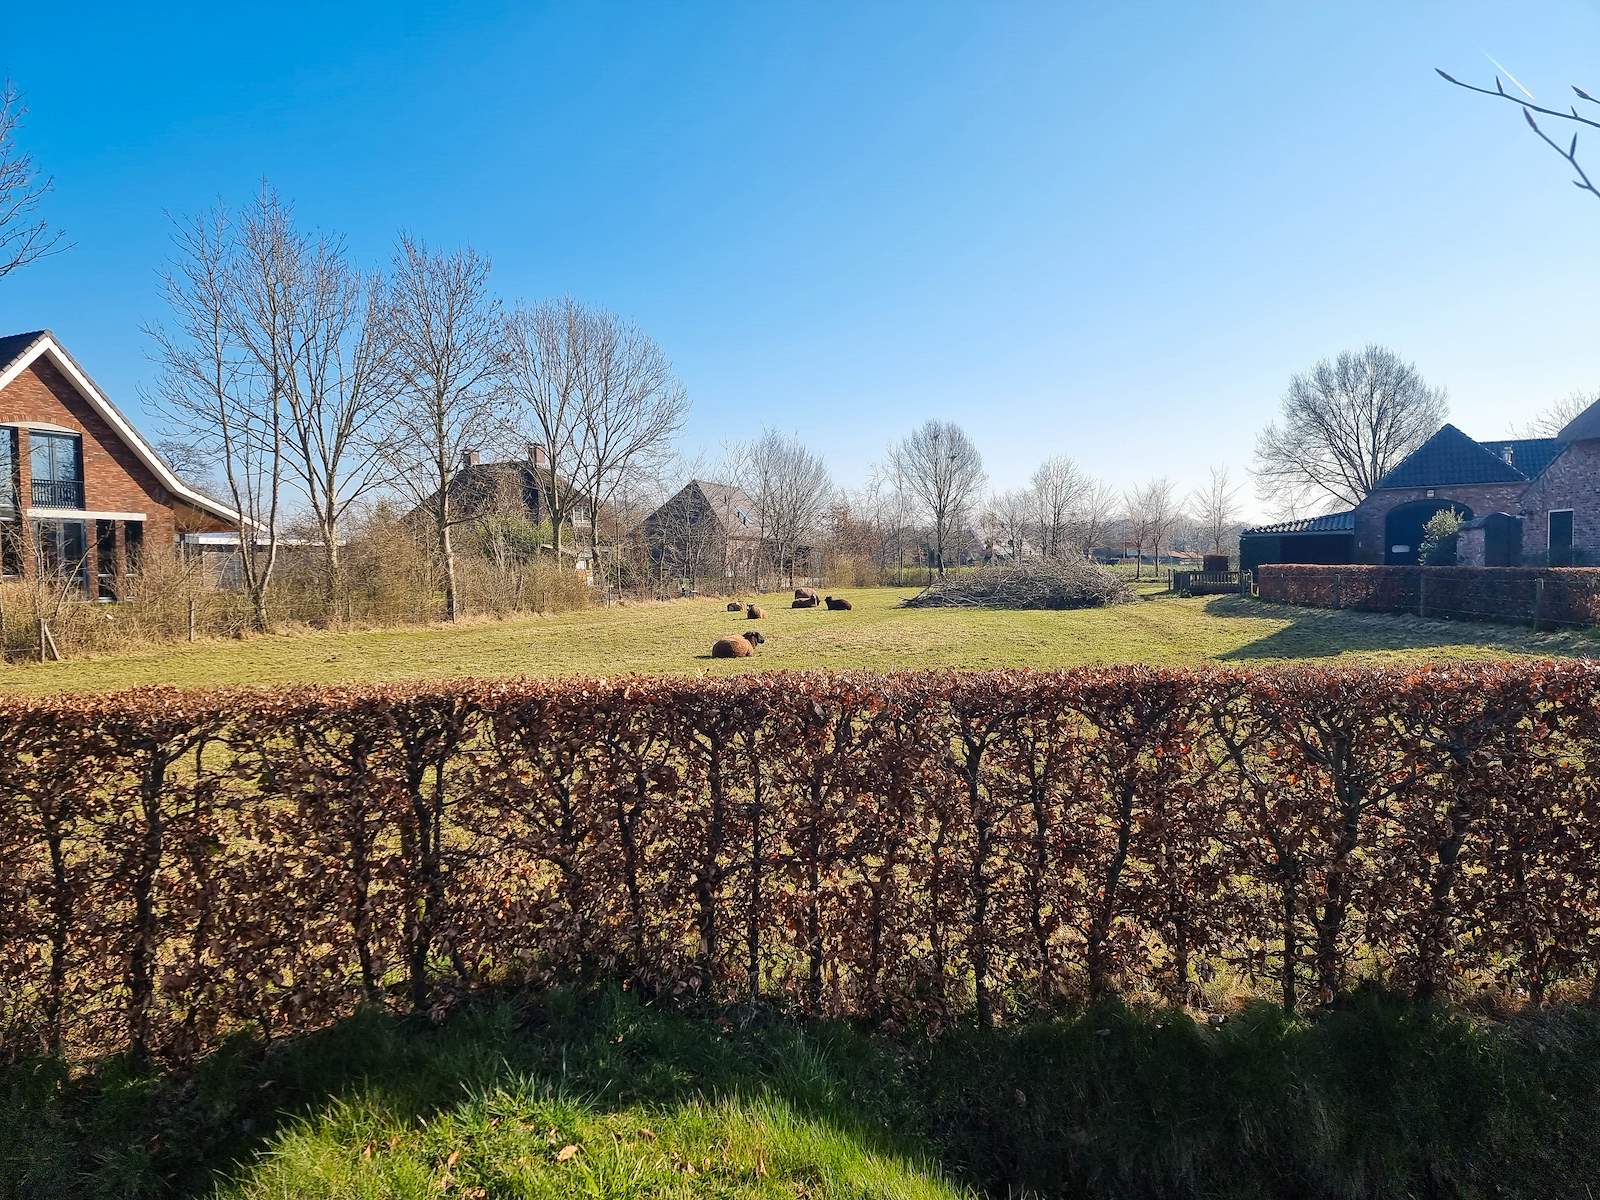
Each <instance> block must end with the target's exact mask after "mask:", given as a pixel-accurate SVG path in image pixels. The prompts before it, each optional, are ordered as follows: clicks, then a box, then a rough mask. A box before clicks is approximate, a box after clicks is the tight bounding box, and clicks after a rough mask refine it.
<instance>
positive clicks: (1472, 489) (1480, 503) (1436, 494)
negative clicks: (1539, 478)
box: [1355, 482, 1544, 566]
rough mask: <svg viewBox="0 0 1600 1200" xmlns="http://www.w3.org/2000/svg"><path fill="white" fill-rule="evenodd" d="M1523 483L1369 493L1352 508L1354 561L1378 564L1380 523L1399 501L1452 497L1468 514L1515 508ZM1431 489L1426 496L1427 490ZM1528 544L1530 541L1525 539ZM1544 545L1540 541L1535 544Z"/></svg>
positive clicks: (1381, 541)
mask: <svg viewBox="0 0 1600 1200" xmlns="http://www.w3.org/2000/svg"><path fill="white" fill-rule="evenodd" d="M1527 486H1528V485H1527V484H1526V483H1521V482H1518V483H1477V484H1462V485H1460V486H1454V485H1451V486H1443V485H1441V486H1435V487H1431V488H1386V489H1384V490H1383V491H1381V492H1373V493H1372V494H1371V495H1369V496H1368V497H1367V498H1366V499H1365V500H1363V501H1362V502H1361V505H1360V507H1359V508H1357V509H1356V545H1355V560H1356V561H1357V562H1359V563H1370V564H1373V565H1376V566H1381V565H1382V564H1383V561H1384V554H1385V552H1386V551H1387V550H1388V545H1387V543H1386V542H1385V539H1384V523H1385V521H1386V520H1387V519H1388V516H1389V514H1390V513H1391V512H1393V511H1394V510H1395V509H1397V508H1399V507H1400V506H1401V505H1402V504H1410V503H1412V502H1413V501H1415V500H1439V501H1450V500H1454V501H1455V502H1456V503H1457V504H1464V505H1466V506H1467V507H1468V508H1470V509H1471V510H1472V515H1473V516H1475V517H1481V516H1483V515H1484V514H1485V513H1492V512H1509V513H1514V512H1517V511H1518V502H1519V501H1520V499H1521V497H1522V493H1523V491H1524V490H1525V489H1526V488H1527ZM1429 492H1432V493H1433V494H1432V495H1431V496H1430V495H1429V494H1428V493H1429ZM1529 544H1532V543H1531V542H1529ZM1539 544H1540V545H1541V546H1542V545H1543V544H1544V543H1543V542H1542V541H1541V542H1540V543H1539Z"/></svg>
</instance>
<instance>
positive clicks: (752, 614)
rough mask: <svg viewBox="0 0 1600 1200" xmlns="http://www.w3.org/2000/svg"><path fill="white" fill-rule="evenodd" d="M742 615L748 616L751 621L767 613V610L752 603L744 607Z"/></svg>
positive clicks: (759, 618) (757, 619)
mask: <svg viewBox="0 0 1600 1200" xmlns="http://www.w3.org/2000/svg"><path fill="white" fill-rule="evenodd" d="M744 615H745V616H747V617H749V618H750V619H751V620H752V621H759V620H761V618H762V617H764V616H766V615H767V610H766V609H764V608H757V607H756V606H755V605H754V604H752V605H751V606H750V607H749V608H747V609H745V613H744Z"/></svg>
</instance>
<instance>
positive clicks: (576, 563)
mask: <svg viewBox="0 0 1600 1200" xmlns="http://www.w3.org/2000/svg"><path fill="white" fill-rule="evenodd" d="M556 483H557V485H558V486H559V487H560V489H561V494H562V499H563V500H564V501H565V503H566V504H567V506H568V508H569V512H568V514H567V518H566V521H565V528H564V532H563V534H562V542H563V544H562V547H561V553H562V558H563V561H565V560H566V559H568V558H569V557H570V558H571V565H572V567H573V568H574V569H575V570H578V571H587V570H589V567H590V564H589V544H590V539H589V511H588V509H589V506H588V494H587V493H586V492H584V491H582V489H580V488H579V487H578V486H577V484H576V483H574V482H573V481H572V480H570V479H566V478H563V477H561V476H560V474H559V473H558V474H557V476H556ZM448 491H449V494H450V508H451V513H452V515H453V517H454V518H456V519H463V518H465V519H469V520H471V521H473V522H476V523H478V524H479V526H480V527H481V528H482V529H483V531H484V532H485V533H486V534H489V535H491V538H492V535H493V533H494V532H495V526H496V524H497V523H505V522H525V523H526V525H527V527H529V528H531V529H543V528H544V527H545V526H546V525H548V524H549V523H550V520H551V511H552V506H551V495H550V459H549V456H548V455H547V454H546V453H545V449H544V447H543V446H530V447H529V448H528V453H527V456H526V457H524V458H519V459H509V460H504V461H499V462H485V461H484V460H483V456H482V455H481V454H480V453H479V452H478V451H475V450H474V451H469V452H468V453H467V454H466V455H464V456H463V458H462V460H461V463H460V465H459V466H457V468H456V470H455V472H454V473H453V474H452V475H451V476H450V483H449V485H448ZM437 503H438V493H437V492H435V493H434V494H433V495H432V496H429V497H428V498H427V499H426V500H424V501H423V502H422V503H421V504H419V505H418V506H417V507H416V508H415V509H413V510H412V512H411V514H410V515H409V516H408V517H407V518H406V519H407V520H408V521H421V520H422V519H423V517H424V514H426V513H427V512H429V511H431V510H432V509H433V508H434V506H435V505H436V504H437ZM602 524H603V522H602ZM539 549H540V550H541V551H542V552H543V553H546V554H549V553H553V552H554V550H553V547H552V546H551V544H550V543H548V542H545V543H543V544H542V545H541V546H540V547H539ZM601 549H602V553H603V552H604V547H602V548H601Z"/></svg>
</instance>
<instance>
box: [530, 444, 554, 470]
mask: <svg viewBox="0 0 1600 1200" xmlns="http://www.w3.org/2000/svg"><path fill="white" fill-rule="evenodd" d="M528 458H529V459H530V460H531V461H532V463H533V465H534V466H535V467H536V468H538V469H539V470H545V469H547V468H548V467H549V466H550V456H549V455H548V454H546V453H545V452H544V447H543V446H535V445H533V444H531V443H530V444H529V446H528Z"/></svg>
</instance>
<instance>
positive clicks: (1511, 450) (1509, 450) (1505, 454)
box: [1500, 446, 1517, 467]
mask: <svg viewBox="0 0 1600 1200" xmlns="http://www.w3.org/2000/svg"><path fill="white" fill-rule="evenodd" d="M1515 452H1516V448H1515V447H1513V446H1507V447H1506V448H1505V450H1504V451H1502V452H1501V455H1500V457H1501V458H1503V459H1505V460H1506V463H1507V464H1508V465H1510V466H1513V467H1514V466H1516V465H1517V464H1516V463H1515V462H1512V456H1513V455H1514V454H1515Z"/></svg>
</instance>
